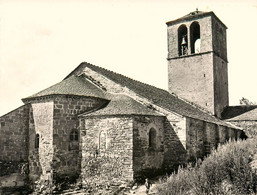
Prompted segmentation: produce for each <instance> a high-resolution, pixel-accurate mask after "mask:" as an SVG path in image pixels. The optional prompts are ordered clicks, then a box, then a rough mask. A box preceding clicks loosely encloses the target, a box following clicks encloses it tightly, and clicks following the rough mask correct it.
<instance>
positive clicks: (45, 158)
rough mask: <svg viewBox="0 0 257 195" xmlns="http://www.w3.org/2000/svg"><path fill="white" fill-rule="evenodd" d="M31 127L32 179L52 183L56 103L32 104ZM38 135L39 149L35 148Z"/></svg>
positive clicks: (30, 162) (30, 155)
mask: <svg viewBox="0 0 257 195" xmlns="http://www.w3.org/2000/svg"><path fill="white" fill-rule="evenodd" d="M31 106H32V107H31V110H30V125H29V138H30V142H29V169H30V174H29V176H30V179H32V181H34V180H36V179H39V178H40V179H43V180H49V183H51V182H52V174H53V172H52V161H53V156H54V148H53V111H54V102H53V101H50V100H49V101H44V102H34V103H31ZM36 134H38V135H39V147H38V148H36V146H35V142H36V141H35V139H36Z"/></svg>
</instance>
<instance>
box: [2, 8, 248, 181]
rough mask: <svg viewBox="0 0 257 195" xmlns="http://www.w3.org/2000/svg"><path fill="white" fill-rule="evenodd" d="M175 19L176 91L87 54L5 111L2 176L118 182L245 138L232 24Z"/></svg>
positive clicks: (203, 16) (171, 64) (171, 55)
mask: <svg viewBox="0 0 257 195" xmlns="http://www.w3.org/2000/svg"><path fill="white" fill-rule="evenodd" d="M166 24H167V30H168V57H167V60H168V75H169V76H168V79H169V80H168V84H169V89H168V91H166V90H163V89H160V88H157V87H154V86H151V85H148V84H145V83H142V82H140V81H136V80H133V79H131V78H128V77H126V76H124V75H121V74H118V73H115V72H112V71H110V70H107V69H104V68H102V67H99V66H95V65H92V64H89V63H86V62H83V63H81V64H80V65H79V66H78V67H77V68H75V69H74V70H73V71H72V72H71V73H70V74H69V75H68V76H67V77H66V78H64V79H63V80H62V81H61V82H59V83H57V84H55V85H53V86H51V87H49V88H47V89H44V90H42V91H40V92H38V93H35V94H34V95H31V96H29V97H26V98H23V99H22V101H23V103H24V105H23V106H21V107H19V108H17V109H16V110H13V111H11V112H9V113H8V114H6V115H4V116H2V117H0V170H1V171H0V183H1V184H2V186H8V185H11V184H10V179H9V180H8V179H7V178H8V176H10V177H11V176H12V175H13V174H16V176H17V174H20V175H23V176H24V175H25V176H26V177H28V178H29V180H32V181H36V180H38V179H45V180H49V181H52V180H55V179H56V178H62V177H65V178H67V177H68V178H70V179H71V178H73V179H74V178H75V179H77V178H80V181H81V182H82V183H83V184H85V185H86V184H87V183H88V182H93V183H96V184H97V183H98V184H103V183H106V182H109V183H112V184H117V185H119V184H120V183H122V182H131V181H133V180H137V179H140V178H144V177H149V176H153V175H157V174H161V173H167V172H170V171H172V170H174V169H175V168H177V167H178V166H179V165H181V164H184V163H186V162H188V161H191V160H195V159H197V158H203V157H204V156H205V155H207V154H209V153H210V151H211V150H212V149H213V148H216V147H217V145H218V144H222V143H224V142H226V141H228V140H229V139H239V138H244V137H245V134H244V132H243V131H242V128H239V127H237V126H235V125H233V124H231V123H229V122H227V121H225V120H222V117H224V114H223V111H224V110H226V109H229V97H228V71H227V66H228V60H227V45H226V29H227V27H226V26H225V24H223V23H222V22H221V20H220V19H219V18H218V17H217V16H216V15H215V14H214V13H213V12H200V11H194V12H191V13H189V14H188V15H185V16H184V17H181V18H178V19H176V20H173V21H169V22H167V23H166ZM232 112H233V111H232ZM233 117H235V116H233ZM226 119H227V118H226ZM25 165H26V166H27V168H26V166H25ZM24 167H25V168H24ZM24 170H25V171H24ZM17 177H20V176H17ZM17 177H16V178H17ZM8 182H9V183H8ZM16 185H23V183H22V181H20V183H17V182H16Z"/></svg>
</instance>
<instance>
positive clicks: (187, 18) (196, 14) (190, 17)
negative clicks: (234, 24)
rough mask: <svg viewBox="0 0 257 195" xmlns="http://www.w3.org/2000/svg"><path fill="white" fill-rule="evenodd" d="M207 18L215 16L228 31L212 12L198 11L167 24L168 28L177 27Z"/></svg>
mask: <svg viewBox="0 0 257 195" xmlns="http://www.w3.org/2000/svg"><path fill="white" fill-rule="evenodd" d="M207 16H213V17H214V18H216V19H217V20H218V21H219V22H220V23H221V24H222V25H223V26H224V27H225V28H226V29H227V26H226V25H225V24H224V23H223V22H222V21H221V20H220V19H219V18H218V17H217V16H216V15H215V14H214V13H213V12H212V11H211V12H203V11H198V10H196V11H193V12H190V13H189V14H187V15H185V16H183V17H181V18H178V19H176V20H171V21H169V22H166V24H167V25H168V26H171V25H175V24H178V23H182V22H186V21H190V20H195V19H199V18H204V17H207Z"/></svg>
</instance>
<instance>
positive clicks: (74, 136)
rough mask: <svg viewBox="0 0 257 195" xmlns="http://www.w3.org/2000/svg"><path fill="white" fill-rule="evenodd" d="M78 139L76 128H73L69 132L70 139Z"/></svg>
mask: <svg viewBox="0 0 257 195" xmlns="http://www.w3.org/2000/svg"><path fill="white" fill-rule="evenodd" d="M78 140H79V133H78V131H77V130H76V129H73V130H72V131H71V133H70V141H78Z"/></svg>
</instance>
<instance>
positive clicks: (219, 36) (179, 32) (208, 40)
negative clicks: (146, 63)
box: [166, 10, 228, 117]
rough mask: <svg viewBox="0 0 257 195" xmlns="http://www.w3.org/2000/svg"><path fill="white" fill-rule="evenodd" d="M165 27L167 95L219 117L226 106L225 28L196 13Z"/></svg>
mask: <svg viewBox="0 0 257 195" xmlns="http://www.w3.org/2000/svg"><path fill="white" fill-rule="evenodd" d="M166 24H167V28H168V58H167V60H168V78H169V83H168V86H169V92H170V93H175V94H177V95H178V96H179V97H181V98H183V99H185V100H187V101H189V102H192V103H195V104H197V105H199V106H201V107H202V108H204V109H205V110H207V111H209V112H210V113H212V114H213V115H216V116H217V117H220V114H221V112H222V111H223V109H224V108H225V107H226V106H228V71H227V63H228V61H227V45H226V29H227V27H226V26H225V25H224V24H223V23H222V22H221V21H220V20H219V18H218V17H217V16H216V15H215V14H214V13H213V12H200V11H198V10H197V11H194V12H191V13H189V14H188V15H186V16H184V17H181V18H178V19H176V20H173V21H170V22H167V23H166Z"/></svg>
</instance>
